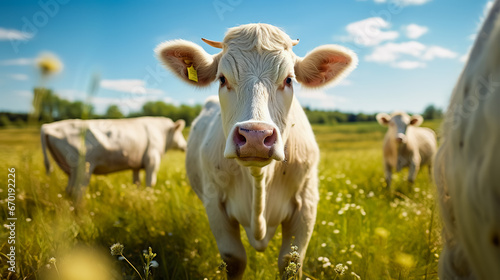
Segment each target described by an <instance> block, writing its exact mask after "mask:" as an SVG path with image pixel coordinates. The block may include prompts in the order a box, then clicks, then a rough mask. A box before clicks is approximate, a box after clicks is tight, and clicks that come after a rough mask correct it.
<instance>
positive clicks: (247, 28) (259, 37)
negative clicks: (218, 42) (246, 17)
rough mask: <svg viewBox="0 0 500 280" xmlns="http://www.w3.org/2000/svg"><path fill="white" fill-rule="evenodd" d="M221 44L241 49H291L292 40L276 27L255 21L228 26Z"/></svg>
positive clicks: (229, 47) (228, 47)
mask: <svg viewBox="0 0 500 280" xmlns="http://www.w3.org/2000/svg"><path fill="white" fill-rule="evenodd" d="M223 45H224V47H225V48H227V49H239V50H242V51H245V50H256V51H258V52H260V51H266V50H267V51H291V49H292V40H291V39H290V36H288V35H287V34H286V33H285V32H283V31H282V30H281V29H279V28H278V27H275V26H272V25H269V24H262V23H257V24H246V25H241V26H237V27H233V28H230V29H229V30H228V32H227V33H226V36H225V37H224V41H223Z"/></svg>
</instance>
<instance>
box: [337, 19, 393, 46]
mask: <svg viewBox="0 0 500 280" xmlns="http://www.w3.org/2000/svg"><path fill="white" fill-rule="evenodd" d="M389 27H390V24H389V22H387V21H385V20H384V19H383V18H381V17H371V18H367V19H364V20H361V21H356V22H353V23H350V24H348V25H347V26H346V31H347V33H349V35H348V36H346V37H342V38H341V39H342V40H343V41H347V42H354V43H356V44H360V45H363V46H376V45H378V44H380V43H381V42H383V41H388V40H394V39H396V38H397V37H398V36H399V33H398V32H397V31H383V30H382V29H387V28H389Z"/></svg>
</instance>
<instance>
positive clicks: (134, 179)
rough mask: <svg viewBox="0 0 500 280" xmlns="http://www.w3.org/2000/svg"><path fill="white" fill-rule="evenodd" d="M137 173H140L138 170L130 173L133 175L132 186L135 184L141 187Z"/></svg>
mask: <svg viewBox="0 0 500 280" xmlns="http://www.w3.org/2000/svg"><path fill="white" fill-rule="evenodd" d="M139 171H140V169H133V170H132V173H133V175H132V176H133V178H132V182H133V183H134V184H136V185H137V186H140V185H141V178H140V177H139Z"/></svg>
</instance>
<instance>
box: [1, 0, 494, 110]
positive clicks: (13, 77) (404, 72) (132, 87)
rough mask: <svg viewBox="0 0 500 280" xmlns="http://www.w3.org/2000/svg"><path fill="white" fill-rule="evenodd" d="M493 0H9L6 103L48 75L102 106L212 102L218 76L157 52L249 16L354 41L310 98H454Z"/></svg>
mask: <svg viewBox="0 0 500 280" xmlns="http://www.w3.org/2000/svg"><path fill="white" fill-rule="evenodd" d="M489 5H491V1H486V0H364V1H359V0H342V1H250V0H214V1H165V0H163V1H153V0H145V1H92V0H87V1H83V0H40V1H23V0H3V1H1V2H0V99H1V101H0V111H15V112H27V111H29V110H30V104H31V99H32V90H33V87H35V86H39V85H41V84H42V83H44V85H46V86H47V87H49V88H51V89H53V90H54V91H55V92H56V93H57V94H59V95H60V96H62V97H65V98H67V99H70V100H85V99H87V94H86V91H87V88H88V85H89V83H90V80H91V78H92V76H94V75H99V77H100V79H101V82H100V88H99V90H98V91H97V93H96V95H95V96H92V98H90V101H91V102H92V103H93V104H94V106H95V108H96V110H97V112H100V113H102V112H104V111H105V108H107V106H109V105H110V104H117V105H119V106H120V108H121V109H122V110H123V111H124V112H130V111H137V110H139V109H140V107H141V105H142V104H143V103H144V102H146V101H149V100H163V101H165V102H171V103H175V104H195V103H202V102H203V101H204V100H205V99H206V97H207V96H209V95H212V94H216V93H217V85H216V83H214V85H213V86H211V87H209V88H207V89H195V88H192V87H190V86H189V85H186V84H184V83H183V82H181V81H180V80H178V79H177V78H175V77H174V76H173V75H172V74H170V73H169V72H167V71H166V70H164V69H163V68H162V67H161V65H160V64H159V62H158V61H157V60H156V58H155V57H154V53H153V50H154V48H155V47H156V45H158V44H159V43H161V42H163V41H166V40H172V39H179V38H182V39H186V40H191V41H193V42H195V43H197V44H199V45H201V46H202V47H203V48H204V49H205V50H206V51H207V52H209V53H211V54H214V53H216V52H218V51H219V50H218V49H214V48H212V47H210V46H208V45H206V44H204V43H203V42H202V41H201V37H205V38H209V39H211V40H222V38H223V36H224V33H225V32H226V30H227V28H230V27H233V26H237V25H240V24H245V23H255V22H262V23H269V24H273V25H276V26H279V27H281V28H282V29H283V30H285V32H287V33H288V34H289V35H290V37H291V38H292V39H296V38H299V39H300V43H299V44H298V45H297V46H295V47H294V51H295V53H296V54H297V55H299V56H304V55H306V54H307V52H308V51H311V50H312V49H313V48H315V47H317V46H319V45H323V44H338V45H343V46H345V47H348V48H350V49H352V50H353V51H355V52H356V53H357V55H358V57H359V66H358V68H357V69H356V70H354V72H353V73H352V74H351V75H350V76H349V77H347V79H346V80H344V81H343V82H341V83H340V84H339V85H337V86H335V87H330V88H323V89H320V90H314V91H311V90H303V89H301V88H300V86H297V87H296V88H295V93H296V95H297V97H298V98H299V100H300V102H301V104H302V105H303V106H310V107H313V108H320V109H338V110H341V111H351V112H367V113H374V112H380V111H386V112H390V111H393V110H405V111H409V112H421V111H423V109H424V108H425V107H426V106H427V105H429V104H435V105H437V106H439V107H442V108H445V107H446V104H447V103H448V99H449V96H450V93H451V90H452V88H453V86H454V84H455V81H456V79H457V78H458V75H459V74H460V72H461V70H462V68H463V66H464V63H465V60H466V58H467V53H468V51H469V49H470V47H471V45H472V43H473V39H474V36H475V33H476V32H477V30H478V28H479V25H480V23H481V20H482V18H484V13H485V10H487V7H488V6H489ZM43 52H51V53H54V54H56V55H57V56H58V57H59V58H60V60H61V61H62V62H63V64H64V69H63V70H62V71H61V72H60V73H59V74H57V75H56V76H54V77H52V78H51V79H50V80H49V81H45V82H43V81H42V80H41V79H40V75H39V74H38V72H37V70H36V68H35V67H34V62H35V61H36V58H37V57H38V56H39V55H40V54H41V53H43Z"/></svg>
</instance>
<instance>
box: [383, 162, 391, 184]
mask: <svg viewBox="0 0 500 280" xmlns="http://www.w3.org/2000/svg"><path fill="white" fill-rule="evenodd" d="M384 174H385V184H386V186H387V188H390V187H391V181H392V166H391V165H390V164H389V163H388V162H384Z"/></svg>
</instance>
